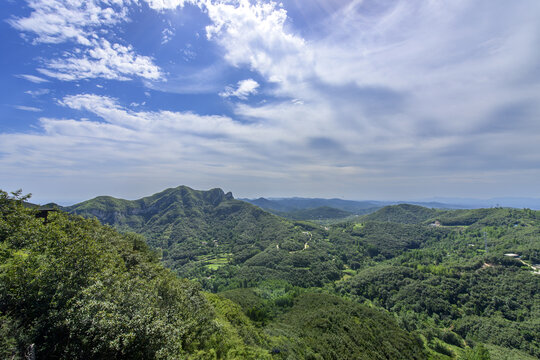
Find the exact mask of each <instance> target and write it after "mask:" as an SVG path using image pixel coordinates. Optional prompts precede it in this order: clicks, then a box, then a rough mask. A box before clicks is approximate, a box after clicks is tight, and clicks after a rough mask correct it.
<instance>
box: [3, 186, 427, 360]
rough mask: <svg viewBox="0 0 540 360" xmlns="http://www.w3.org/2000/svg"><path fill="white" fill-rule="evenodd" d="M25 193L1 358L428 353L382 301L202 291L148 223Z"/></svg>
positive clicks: (7, 278)
mask: <svg viewBox="0 0 540 360" xmlns="http://www.w3.org/2000/svg"><path fill="white" fill-rule="evenodd" d="M24 200H25V198H24V197H21V196H20V193H16V194H14V196H13V197H12V196H9V195H8V194H7V193H5V192H0V356H1V357H2V358H9V359H22V358H32V357H35V358H37V359H58V358H59V359H179V358H186V359H201V360H203V359H238V360H240V359H297V358H314V359H319V358H335V359H345V358H359V357H358V356H360V354H374V355H373V356H377V357H371V355H366V356H368V357H366V358H382V356H386V355H388V354H404V355H403V357H402V358H415V359H416V358H417V359H424V358H425V356H424V350H423V347H422V343H421V341H419V340H418V338H417V337H415V336H412V335H411V334H409V333H408V332H407V331H406V330H402V329H400V328H399V327H398V325H397V323H396V322H395V320H394V319H392V318H391V317H390V316H389V315H387V314H384V313H383V312H381V311H379V310H374V309H369V308H367V307H364V306H360V305H358V304H356V303H354V302H351V301H348V300H344V299H339V298H337V297H335V296H330V295H326V294H324V293H306V290H305V289H304V288H301V287H294V286H292V285H290V284H289V283H288V282H287V281H284V280H276V281H269V282H268V281H267V282H265V283H260V284H259V287H257V288H251V289H248V288H244V289H242V288H240V289H236V290H231V291H229V292H226V293H223V294H222V295H221V296H218V295H215V294H209V293H206V294H205V293H203V292H201V291H200V289H199V285H198V284H196V283H194V282H191V281H189V280H185V279H184V280H182V279H180V278H178V277H177V276H176V275H175V274H174V273H173V272H171V271H170V270H167V269H165V268H164V267H163V266H162V265H161V263H160V262H159V257H158V253H156V251H154V250H151V249H150V248H149V247H148V245H146V243H145V241H144V238H143V237H141V236H140V235H136V234H134V233H125V234H120V233H118V232H116V231H115V230H114V229H113V228H111V227H108V226H102V225H101V224H100V223H99V222H98V221H96V220H92V219H84V218H82V217H79V216H74V215H68V214H66V213H64V212H61V211H48V212H45V213H44V212H43V211H42V210H40V209H38V208H33V207H25V206H24V203H23V201H24ZM272 218H273V217H272ZM290 226H291V227H292V228H293V229H295V230H294V231H297V229H296V228H295V226H294V225H293V224H290ZM300 234H301V235H302V236H304V237H306V236H307V235H306V234H304V233H302V232H300ZM293 244H294V242H293ZM283 246H287V245H286V243H285V242H284V243H283ZM291 246H293V245H291ZM303 250H307V248H304V247H302V249H300V250H298V251H303ZM291 251H292V254H294V253H295V252H294V250H291ZM287 254H290V255H291V253H289V252H288V251H287ZM291 256H292V255H291ZM308 265H309V264H308ZM315 273H316V272H315V271H313V274H315ZM246 294H251V300H249V299H250V297H249V296H246ZM227 298H229V299H227ZM230 299H231V300H232V301H231V300H230ZM239 299H241V301H239ZM246 301H247V302H246ZM249 301H252V302H253V303H252V305H253V306H251V307H249V306H247V304H248V303H249ZM317 319H326V320H325V321H326V324H327V325H328V326H327V327H324V326H321V324H320V323H319V322H318V320H317ZM332 323H335V324H334V325H331V324H332ZM386 333H388V334H392V337H393V339H392V340H391V341H386V340H383V339H384V337H383V334H386ZM385 354H386V355H385ZM357 355H358V356H357ZM408 355H411V357H409V356H408ZM360 358H361V357H360Z"/></svg>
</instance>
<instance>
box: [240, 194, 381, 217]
mask: <svg viewBox="0 0 540 360" xmlns="http://www.w3.org/2000/svg"><path fill="white" fill-rule="evenodd" d="M242 200H244V201H247V202H249V203H251V204H253V205H257V206H259V207H260V208H262V209H265V210H268V211H279V212H291V211H296V210H305V209H315V208H320V207H330V208H334V209H339V210H343V211H347V212H349V213H353V214H366V213H369V212H372V211H374V210H376V209H378V208H380V207H381V205H380V203H379V202H376V201H353V200H342V199H319V198H313V199H312V198H296V197H295V198H284V199H265V198H258V199H242Z"/></svg>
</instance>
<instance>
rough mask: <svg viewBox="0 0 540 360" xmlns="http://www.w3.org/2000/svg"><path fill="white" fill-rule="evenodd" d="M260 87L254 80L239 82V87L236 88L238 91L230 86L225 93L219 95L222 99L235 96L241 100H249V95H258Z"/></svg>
mask: <svg viewBox="0 0 540 360" xmlns="http://www.w3.org/2000/svg"><path fill="white" fill-rule="evenodd" d="M258 87H259V83H258V82H256V81H255V80H253V79H246V80H240V81H239V82H238V87H237V88H236V90H235V89H234V88H232V87H230V86H227V87H226V88H225V91H223V92H221V93H219V96H221V97H231V96H235V97H237V98H239V99H242V100H245V99H247V98H248V96H249V95H253V94H256V93H257V88H258Z"/></svg>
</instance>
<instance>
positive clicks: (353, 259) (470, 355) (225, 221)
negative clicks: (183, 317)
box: [0, 187, 540, 360]
mask: <svg viewBox="0 0 540 360" xmlns="http://www.w3.org/2000/svg"><path fill="white" fill-rule="evenodd" d="M67 210H69V211H71V212H76V213H80V214H83V215H85V216H96V217H98V218H99V219H100V220H102V221H104V222H106V223H109V224H111V225H113V226H115V227H116V228H117V229H119V230H121V231H128V230H131V231H136V232H138V233H140V234H142V235H144V237H145V238H146V239H147V242H148V244H150V246H151V247H152V248H154V249H155V250H156V252H157V254H158V257H160V258H161V259H162V261H163V262H164V263H165V264H166V265H167V266H168V267H170V268H171V269H173V270H174V271H175V272H176V273H177V274H179V275H180V276H181V277H186V278H189V279H192V280H196V281H197V282H199V284H201V286H202V288H203V289H205V290H207V291H211V292H213V293H218V294H219V295H220V296H219V297H215V296H214V295H208V296H207V298H208V299H210V303H211V304H212V306H213V307H214V312H215V318H214V320H213V324H215V323H216V321H218V322H221V324H222V325H221V329H222V330H223V331H224V332H225V333H227V334H228V335H227V337H228V338H230V339H235V340H234V341H233V343H234V344H241V346H240V345H231V344H232V343H230V342H223V339H220V338H216V336H214V338H213V340H211V341H212V344H213V345H212V349H213V350H212V351H213V352H208V351H207V350H208V349H206V350H205V348H204V346H206V345H204V346H203V349H202V350H199V352H201V354H205V355H204V356H214V355H215V356H217V357H223V356H229V357H231V356H238V357H239V358H242V356H244V358H249V357H250V356H252V357H256V358H257V357H258V358H265V357H267V356H271V357H274V358H291V359H292V358H309V357H311V358H320V357H322V358H324V359H326V358H329V359H330V358H346V356H345V355H343V353H346V354H355V356H356V358H358V356H359V355H357V354H359V353H366V354H368V353H369V351H370V350H369V349H370V347H369V346H372V345H373V344H376V345H373V346H374V348H376V349H377V352H376V353H377V354H387V355H388V354H392V352H393V351H395V350H396V349H403V346H405V347H406V348H407V349H409V350H411V351H413V353H414V354H415V355H414V356H418V357H419V358H421V357H422V356H427V357H428V358H430V359H440V360H446V359H456V358H462V359H489V358H490V357H491V358H493V359H499V358H506V359H509V360H510V359H529V358H536V357H539V356H540V352H539V349H540V345H539V344H540V339H539V337H538V334H540V327H539V326H540V325H539V320H538V319H540V309H539V307H540V298H539V296H540V295H539V291H538V290H539V289H540V276H539V275H537V274H534V273H533V272H534V269H533V265H535V264H538V263H540V242H539V238H540V214H539V212H536V211H531V210H528V209H524V210H517V209H505V208H492V209H476V210H441V209H426V208H423V207H419V206H414V205H397V206H389V207H385V208H382V209H380V210H379V211H377V212H375V213H373V214H370V215H366V216H364V217H356V218H353V220H350V221H345V222H341V223H332V224H331V225H330V224H328V223H327V224H326V225H319V224H314V223H311V222H305V221H287V220H285V219H282V218H279V217H276V216H273V215H271V214H268V213H266V212H264V211H262V210H261V209H260V208H257V207H254V206H252V205H250V204H247V203H244V202H241V201H237V200H234V199H233V198H232V195H230V194H224V193H223V192H222V191H221V190H219V189H214V190H211V191H209V192H203V191H195V190H192V189H189V188H186V187H179V188H175V189H168V190H166V191H164V192H162V193H159V194H156V195H153V196H151V197H148V198H143V199H140V200H137V201H126V200H120V199H113V198H107V197H100V198H96V199H94V200H90V201H88V202H85V203H81V204H78V205H75V206H73V207H70V208H68V209H67ZM117 236H119V235H117ZM126 236H133V235H126ZM486 248H487V252H486V250H485V249H486ZM507 253H515V254H517V255H518V256H505V255H504V254H507ZM325 293H327V294H330V293H331V294H334V295H337V296H339V297H340V299H338V298H334V297H333V296H329V295H325ZM91 296H93V295H91ZM91 296H90V297H91ZM223 297H225V298H227V299H229V300H224V299H223ZM336 299H338V300H336ZM344 299H346V300H344ZM355 303H356V304H355ZM358 303H361V304H367V305H369V306H370V307H371V308H372V310H373V311H375V309H377V310H376V311H375V312H374V313H369V312H366V308H365V307H358V306H359V305H358ZM315 304H316V305H315ZM332 309H334V310H332ZM335 309H339V310H335ZM336 311H337V312H338V313H339V314H349V315H350V316H349V317H352V318H354V317H355V316H356V315H351V314H356V313H355V311H359V312H362V313H364V314H371V315H369V316H370V317H372V318H374V319H377V321H376V322H381V323H384V324H386V325H385V326H386V327H387V328H388V331H389V332H392V331H396V334H398V332H400V331H404V332H403V333H400V334H401V335H399V336H398V335H396V338H397V339H400V340H399V343H395V344H394V343H392V342H390V343H384V344H380V343H377V342H376V341H375V340H376V338H375V337H373V334H374V333H376V332H377V331H378V330H377V327H376V326H374V327H370V328H369V329H371V330H370V331H372V333H371V334H372V335H369V334H368V332H362V330H361V329H357V328H355V327H354V326H355V325H354V324H348V325H347V326H346V327H343V328H342V327H340V326H333V325H332V326H326V327H325V326H323V325H322V324H320V323H318V322H317V318H324V317H327V318H329V319H332V320H331V323H332V322H336V323H343V324H347V323H348V320H349V318H341V317H340V316H339V314H335V312H336ZM370 311H371V310H370ZM381 311H383V313H384V312H385V311H388V312H390V314H392V316H394V317H395V319H396V321H397V324H398V326H399V327H401V330H399V329H398V328H397V327H396V328H395V329H394V328H393V325H391V324H392V322H391V321H390V320H388V319H389V318H386V317H385V316H387V315H384V314H383V313H381ZM312 315H313V316H314V317H311V316H312ZM216 319H217V320H216ZM12 320H13V319H12V318H9V319H8V318H6V320H5V321H4V320H3V325H2V328H0V331H4V330H3V329H11V328H13V327H14V326H15V327H16V326H17V325H16V324H15V323H14V321H12ZM387 320H388V321H387ZM363 321H364V320H363ZM366 321H367V320H366ZM389 321H390V322H389ZM392 321H393V320H392ZM224 323H227V325H226V326H224V325H223V324H224ZM367 323H369V321H368V322H367ZM235 324H236V325H235ZM362 324H364V322H362ZM364 325H365V324H364ZM246 329H249V331H247V332H246ZM350 329H355V330H354V332H355V333H358V334H360V335H359V336H360V338H359V339H357V338H355V337H354V336H353V335H350V334H349V330H350ZM6 331H7V330H6ZM8 333H9V331H8ZM248 333H249V334H253V336H248V335H247V334H248ZM370 336H371V340H370V341H367V340H366V339H368V338H369V337H370ZM285 339H286V340H285ZM330 339H331V340H330ZM337 339H343V340H339V341H338V340H337ZM364 340H366V341H367V342H362V341H364ZM231 341H232V340H231ZM329 343H332V345H331V346H330V345H328V344H329ZM359 344H360V345H361V344H364V345H365V347H363V348H362V349H360V348H359V347H355V346H360V345H359ZM369 344H371V345H369ZM414 344H417V345H418V344H420V346H421V347H422V346H423V348H424V350H423V352H420V351H417V350H418V349H417V348H416V347H415V346H416V345H414ZM364 345H361V346H364ZM368 345H369V346H368ZM6 346H7V345H6ZM385 346H387V347H385ZM334 348H336V349H340V350H339V351H338V353H339V354H340V355H339V356H341V357H339V356H338V357H336V354H333V353H332V351H331V350H329V349H334ZM263 349H264V350H263ZM402 351H405V350H399V352H402ZM235 353H236V354H242V353H243V354H244V355H233V354H235ZM211 354H214V355H211ZM227 354H228V355H227ZM246 354H247V355H246ZM254 354H257V355H256V356H255V355H254ZM490 354H491V355H490ZM200 356H203V355H200ZM369 356H371V357H367V358H377V356H379V355H376V354H375V352H374V353H372V354H371V355H369ZM388 356H390V357H392V356H393V355H388ZM411 356H412V355H411ZM411 358H413V357H411Z"/></svg>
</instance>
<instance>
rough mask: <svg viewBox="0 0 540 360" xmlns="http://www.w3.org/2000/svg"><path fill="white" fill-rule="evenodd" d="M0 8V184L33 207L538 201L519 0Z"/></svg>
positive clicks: (530, 78) (93, 1)
mask: <svg viewBox="0 0 540 360" xmlns="http://www.w3.org/2000/svg"><path fill="white" fill-rule="evenodd" d="M81 3H83V4H81ZM0 14H2V21H0V31H1V34H2V37H1V40H0V53H1V54H2V56H1V57H0V61H1V63H0V79H1V82H2V86H0V96H1V99H2V100H1V101H0V169H1V171H0V174H1V175H0V188H2V189H4V190H9V191H11V190H16V189H19V188H22V189H23V191H24V192H31V193H33V194H34V201H36V202H42V203H43V202H47V201H56V202H59V203H64V204H66V203H74V202H77V201H81V200H84V199H88V198H91V197H94V196H97V195H104V194H107V195H113V196H117V197H123V198H130V199H133V198H138V197H141V196H145V195H148V194H152V193H154V192H157V191H160V190H162V189H164V188H166V187H171V186H178V185H181V184H185V185H188V186H191V187H194V188H197V189H208V188H212V187H221V188H223V189H224V190H226V191H232V192H233V193H234V194H235V196H237V197H258V196H308V197H342V198H348V199H358V200H361V199H381V200H389V199H394V200H398V199H399V200H407V199H419V198H429V197H435V196H446V197H448V196H452V197H477V198H488V197H496V196H524V197H539V196H540V189H539V186H538V184H539V182H538V179H540V20H539V19H540V2H538V1H537V0H517V1H512V2H508V1H500V0H489V1H487V0H467V1H465V0H455V1H441V0H423V1H415V0H384V1H374V0H364V1H361V0H350V1H349V0H324V1H323V0H311V1H307V0H302V1H301V0H289V1H283V2H270V1H248V0H236V1H232V0H88V1H84V2H79V1H73V0H71V1H67V0H66V1H61V0H27V1H9V0H6V1H3V2H2V3H0Z"/></svg>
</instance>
